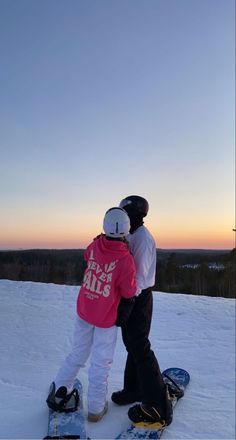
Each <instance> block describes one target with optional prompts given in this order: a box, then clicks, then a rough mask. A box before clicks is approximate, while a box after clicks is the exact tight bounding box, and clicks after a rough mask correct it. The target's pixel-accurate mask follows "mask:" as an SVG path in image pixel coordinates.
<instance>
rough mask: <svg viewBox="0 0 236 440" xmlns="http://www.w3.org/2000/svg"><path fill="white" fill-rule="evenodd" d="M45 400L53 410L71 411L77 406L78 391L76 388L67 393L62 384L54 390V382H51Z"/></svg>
mask: <svg viewBox="0 0 236 440" xmlns="http://www.w3.org/2000/svg"><path fill="white" fill-rule="evenodd" d="M46 402H47V405H48V407H49V408H50V409H52V410H53V411H58V412H73V411H76V410H77V408H78V406H79V393H78V390H77V389H76V388H75V389H74V390H72V391H71V392H70V393H67V388H66V387H64V386H62V387H60V388H58V390H56V386H55V383H54V382H52V384H51V388H50V391H49V394H48V397H47V400H46Z"/></svg>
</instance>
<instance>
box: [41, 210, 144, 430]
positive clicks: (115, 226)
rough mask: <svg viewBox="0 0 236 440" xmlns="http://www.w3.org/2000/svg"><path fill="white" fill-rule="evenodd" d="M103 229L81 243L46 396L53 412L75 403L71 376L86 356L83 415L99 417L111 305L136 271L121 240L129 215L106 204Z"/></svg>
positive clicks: (110, 345)
mask: <svg viewBox="0 0 236 440" xmlns="http://www.w3.org/2000/svg"><path fill="white" fill-rule="evenodd" d="M103 229H104V232H105V235H104V234H101V235H99V236H98V237H96V238H95V239H94V241H93V242H92V243H91V244H90V245H89V246H88V247H87V249H86V251H85V260H86V261H87V268H86V270H85V273H84V277H83V283H82V286H81V288H80V291H79V294H78V298H77V317H76V323H75V331H74V343H73V347H72V351H71V353H70V354H69V355H68V356H67V357H66V359H65V360H64V362H63V364H62V366H61V368H60V369H59V371H58V373H57V375H56V378H55V380H54V382H53V387H52V389H51V392H50V393H49V395H48V398H47V404H48V406H49V408H51V409H53V410H54V411H55V410H56V411H65V412H66V411H67V412H68V411H75V410H76V409H77V406H78V404H79V402H78V400H79V399H78V393H77V392H76V389H73V385H74V380H75V378H76V376H77V374H78V372H79V369H80V368H82V367H83V366H84V365H85V363H86V361H87V359H88V357H89V355H90V354H91V363H90V368H89V372H88V420H89V421H90V422H97V421H99V420H100V419H101V418H102V417H103V415H104V414H105V413H106V411H107V408H108V403H107V400H106V395H107V380H108V374H109V370H110V367H111V364H112V361H113V355H114V350H115V344H116V338H117V326H116V325H115V323H116V319H117V310H118V306H119V302H120V300H121V298H122V297H124V298H131V297H134V296H135V294H136V290H137V287H136V279H135V275H136V271H135V265H134V260H133V257H132V255H131V253H130V251H129V248H128V244H127V242H126V240H125V237H126V236H127V234H128V232H129V229H130V220H129V217H128V215H127V213H126V211H125V210H124V209H122V208H120V207H115V208H111V209H109V210H108V211H107V212H106V214H105V217H104V221H103Z"/></svg>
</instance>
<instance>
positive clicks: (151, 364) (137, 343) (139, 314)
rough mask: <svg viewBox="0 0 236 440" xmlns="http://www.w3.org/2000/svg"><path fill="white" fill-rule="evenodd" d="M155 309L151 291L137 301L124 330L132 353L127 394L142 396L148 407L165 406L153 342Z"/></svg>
mask: <svg viewBox="0 0 236 440" xmlns="http://www.w3.org/2000/svg"><path fill="white" fill-rule="evenodd" d="M152 309H153V297H152V290H151V288H149V289H145V290H143V291H142V292H141V294H140V295H139V296H138V297H137V298H136V300H135V305H134V308H133V310H132V313H131V315H130V317H129V319H128V321H127V323H126V325H125V326H124V327H123V328H122V338H123V342H124V344H125V347H126V350H127V352H128V356H127V361H126V366H125V372H124V390H126V391H131V392H132V391H133V392H135V393H137V392H138V393H140V395H141V397H142V403H144V404H148V405H152V406H162V405H163V402H164V396H165V384H164V382H163V379H162V375H161V372H160V368H159V364H158V361H157V359H156V356H155V354H154V352H153V351H152V350H151V344H150V341H149V332H150V327H151V320H152Z"/></svg>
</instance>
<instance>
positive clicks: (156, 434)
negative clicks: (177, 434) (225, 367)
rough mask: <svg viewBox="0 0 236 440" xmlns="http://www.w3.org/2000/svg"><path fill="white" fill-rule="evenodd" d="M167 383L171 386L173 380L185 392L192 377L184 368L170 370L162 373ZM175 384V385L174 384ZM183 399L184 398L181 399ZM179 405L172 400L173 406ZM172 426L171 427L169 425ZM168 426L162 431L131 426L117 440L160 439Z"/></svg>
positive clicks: (161, 429)
mask: <svg viewBox="0 0 236 440" xmlns="http://www.w3.org/2000/svg"><path fill="white" fill-rule="evenodd" d="M162 376H163V379H164V381H165V383H167V384H168V382H169V383H170V384H171V383H172V380H173V381H174V382H175V383H176V384H177V385H178V386H179V387H180V388H181V389H182V390H183V391H184V390H185V388H186V387H187V385H188V383H189V381H190V375H189V373H188V372H187V371H185V370H183V369H182V368H168V369H167V370H165V371H163V372H162ZM172 384H173V383H172ZM181 399H182V398H181ZM176 403H177V399H173V400H172V406H173V408H174V406H175V405H176ZM169 426H170V425H169ZM165 428H166V426H165V427H163V428H160V429H153V428H140V427H135V426H134V425H131V426H130V427H129V428H128V429H127V430H126V431H123V432H121V433H120V434H119V435H118V437H116V439H138V440H141V439H159V438H161V435H162V433H163V432H164V430H165Z"/></svg>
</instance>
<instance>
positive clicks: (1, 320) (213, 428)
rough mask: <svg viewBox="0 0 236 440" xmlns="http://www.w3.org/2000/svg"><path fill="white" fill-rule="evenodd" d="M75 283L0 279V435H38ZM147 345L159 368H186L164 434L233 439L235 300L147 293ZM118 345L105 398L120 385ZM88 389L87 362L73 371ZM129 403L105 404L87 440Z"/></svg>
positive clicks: (122, 421)
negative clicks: (150, 306) (150, 310)
mask: <svg viewBox="0 0 236 440" xmlns="http://www.w3.org/2000/svg"><path fill="white" fill-rule="evenodd" d="M77 292H78V287H73V286H58V285H54V284H41V283H32V282H15V281H7V280H0V347H1V354H0V397H1V398H0V406H1V409H0V438H1V439H42V438H43V437H44V436H45V435H46V431H47V417H48V411H47V407H46V404H45V398H46V395H47V391H48V386H49V384H50V382H51V381H52V380H53V378H54V374H55V372H56V370H57V368H58V367H59V365H60V363H61V361H62V360H63V359H64V356H65V355H66V354H67V353H68V352H69V350H70V345H71V341H72V334H73V323H74V316H75V302H76V297H77ZM151 342H152V347H153V349H154V350H155V352H156V355H157V357H158V360H159V363H160V367H161V369H165V368H167V367H171V366H177V367H182V368H185V369H187V370H188V371H189V373H190V375H191V382H190V384H189V387H188V389H187V391H186V395H185V397H184V399H182V400H181V401H180V402H179V403H178V405H177V407H176V409H175V412H174V420H173V423H172V424H171V425H170V426H169V427H168V428H167V429H166V431H165V433H164V434H163V440H164V439H175V440H177V439H181V440H182V439H205V440H206V439H214V440H216V439H227V440H229V439H234V438H235V301H234V300H232V299H224V298H208V297H199V296H192V295H183V294H182V295H181V294H167V293H160V292H155V293H154V314H153V324H152V331H151ZM125 359H126V353H125V349H124V347H123V344H122V341H121V337H120V335H119V338H118V343H117V347H116V353H115V358H114V363H113V367H112V370H111V373H110V377H109V396H108V397H110V394H111V393H112V392H113V391H114V390H117V389H120V388H121V387H122V380H123V368H124V363H125ZM79 376H80V379H81V381H82V383H83V385H84V389H85V408H86V389H87V366H86V368H85V369H83V370H81V372H80V375H79ZM127 409H128V407H121V408H120V407H117V406H115V405H114V404H113V403H112V402H110V403H109V411H108V413H107V415H106V416H105V417H104V419H103V420H102V421H101V422H99V423H97V424H91V423H88V424H87V430H88V435H89V436H90V437H91V438H92V439H112V438H115V436H116V435H117V434H118V433H119V432H120V430H121V429H124V428H126V427H127V426H128V424H129V422H128V418H127Z"/></svg>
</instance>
